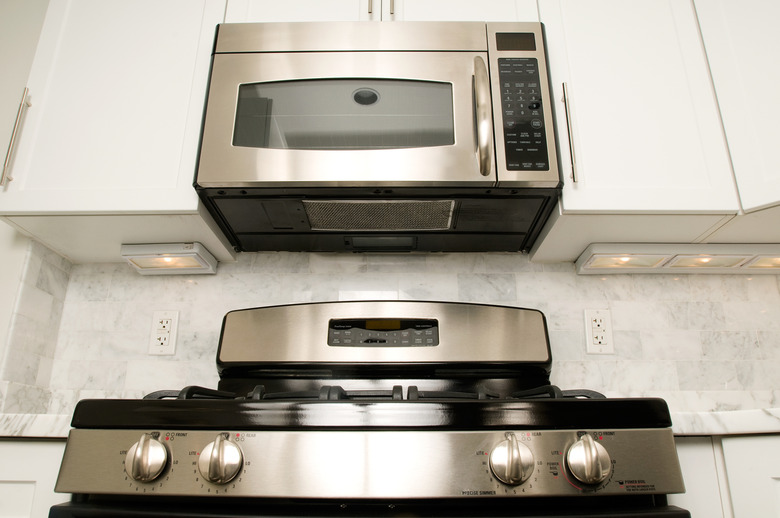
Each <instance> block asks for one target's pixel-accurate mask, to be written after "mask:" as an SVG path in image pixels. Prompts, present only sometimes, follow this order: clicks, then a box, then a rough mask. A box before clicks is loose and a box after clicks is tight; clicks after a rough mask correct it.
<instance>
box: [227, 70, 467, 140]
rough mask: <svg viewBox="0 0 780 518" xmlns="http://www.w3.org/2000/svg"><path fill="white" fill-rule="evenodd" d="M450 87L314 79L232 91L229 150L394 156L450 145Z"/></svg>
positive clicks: (246, 86) (427, 83)
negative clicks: (390, 153) (382, 151)
mask: <svg viewBox="0 0 780 518" xmlns="http://www.w3.org/2000/svg"><path fill="white" fill-rule="evenodd" d="M452 107H453V98H452V85H451V84H450V83H442V82H435V81H413V80H405V79H404V80H395V79H359V78H358V79H316V80H310V79H306V80H300V81H277V82H268V83H252V84H243V85H240V86H239V90H238V103H237V106H236V120H235V127H234V131H233V145H234V146H241V147H254V148H273V149H317V150H344V149H347V150H349V149H400V148H418V147H433V146H451V145H453V144H454V143H455V125H454V122H453V111H452Z"/></svg>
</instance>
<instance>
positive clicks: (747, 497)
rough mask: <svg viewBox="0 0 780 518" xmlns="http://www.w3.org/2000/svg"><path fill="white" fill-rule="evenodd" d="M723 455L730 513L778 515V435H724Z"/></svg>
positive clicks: (756, 516) (755, 517)
mask: <svg viewBox="0 0 780 518" xmlns="http://www.w3.org/2000/svg"><path fill="white" fill-rule="evenodd" d="M723 455H724V457H725V459H726V473H727V476H728V484H729V492H730V494H731V505H732V506H733V509H734V516H735V517H736V518H742V517H750V518H776V517H777V516H780V435H766V436H755V437H724V438H723Z"/></svg>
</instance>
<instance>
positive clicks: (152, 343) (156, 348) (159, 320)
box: [149, 311, 179, 356]
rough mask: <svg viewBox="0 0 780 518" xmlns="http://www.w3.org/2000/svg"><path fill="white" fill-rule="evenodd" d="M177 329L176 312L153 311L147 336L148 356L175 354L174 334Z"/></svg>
mask: <svg viewBox="0 0 780 518" xmlns="http://www.w3.org/2000/svg"><path fill="white" fill-rule="evenodd" d="M178 327H179V312H178V311H155V312H154V314H153V315H152V331H151V334H150V336H149V354H151V355H153V356H170V355H173V354H175V353H176V333H177V331H178Z"/></svg>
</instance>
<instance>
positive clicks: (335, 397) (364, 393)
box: [144, 385, 605, 402]
mask: <svg viewBox="0 0 780 518" xmlns="http://www.w3.org/2000/svg"><path fill="white" fill-rule="evenodd" d="M542 398H544V399H562V398H578V399H604V398H605V396H604V395H603V394H601V393H599V392H595V391H592V390H584V389H577V390H561V389H560V388H558V387H557V386H555V385H543V386H541V387H537V388H534V389H530V390H523V391H518V392H513V393H512V394H510V395H509V396H508V397H507V398H502V397H501V396H500V395H498V394H496V393H493V392H488V391H483V390H479V391H475V392H461V391H448V390H420V389H419V388H418V387H417V386H415V385H410V386H409V387H408V388H407V390H406V398H404V393H403V387H402V386H401V385H394V386H393V387H392V389H390V390H345V389H344V388H343V387H341V386H339V385H324V386H322V387H320V388H319V389H316V390H299V391H282V392H267V391H266V388H265V386H264V385H256V386H255V387H254V388H253V389H252V390H251V391H250V392H249V393H248V394H246V395H245V396H241V395H239V394H237V393H235V392H228V391H225V390H214V389H209V388H205V387H199V386H195V385H193V386H189V387H185V388H183V389H182V390H179V391H176V390H159V391H156V392H152V393H150V394H147V395H146V396H144V399H248V400H255V401H261V400H262V401H439V402H441V401H462V400H501V399H542Z"/></svg>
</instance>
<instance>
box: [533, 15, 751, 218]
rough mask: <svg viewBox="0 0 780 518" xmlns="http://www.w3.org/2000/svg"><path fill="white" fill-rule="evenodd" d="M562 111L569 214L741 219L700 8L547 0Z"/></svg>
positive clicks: (555, 84) (552, 63) (565, 202)
mask: <svg viewBox="0 0 780 518" xmlns="http://www.w3.org/2000/svg"><path fill="white" fill-rule="evenodd" d="M540 15H541V21H542V22H543V23H545V25H546V30H547V42H548V51H549V54H550V59H549V62H550V66H551V69H552V76H553V77H552V79H553V80H552V84H553V89H554V94H553V95H554V96H555V97H556V101H560V100H561V98H562V90H563V89H562V83H566V84H567V86H568V93H569V106H568V107H569V115H570V119H569V122H571V127H570V128H569V130H570V131H571V135H572V140H573V142H574V150H575V158H576V161H577V175H576V180H577V181H576V182H575V181H573V179H572V177H570V176H569V171H571V166H570V164H569V157H570V154H569V142H568V139H567V137H566V135H567V133H566V130H567V127H568V124H567V118H566V112H565V110H564V106H563V103H562V102H558V103H557V108H558V109H557V112H558V113H557V115H558V131H559V136H560V141H561V155H562V160H563V164H562V169H563V171H564V181H565V185H564V192H563V209H564V212H583V213H587V212H677V213H691V212H694V213H695V212H712V213H718V212H721V213H733V212H736V210H737V200H736V193H735V189H734V180H733V176H732V173H731V169H730V164H729V160H728V154H727V151H726V147H725V142H724V138H723V132H722V127H721V124H720V119H719V116H718V111H717V106H716V103H715V98H714V93H713V91H712V85H711V81H710V76H709V73H708V70H707V66H706V60H705V56H704V52H703V48H702V44H701V40H700V38H699V33H698V30H697V25H696V19H695V14H694V12H693V9H692V6H691V5H690V3H689V2H686V1H685V0H641V1H632V2H626V1H624V0H585V1H583V0H540Z"/></svg>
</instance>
